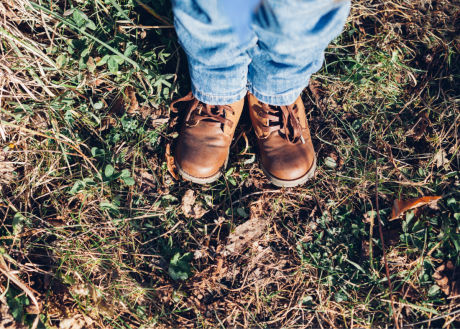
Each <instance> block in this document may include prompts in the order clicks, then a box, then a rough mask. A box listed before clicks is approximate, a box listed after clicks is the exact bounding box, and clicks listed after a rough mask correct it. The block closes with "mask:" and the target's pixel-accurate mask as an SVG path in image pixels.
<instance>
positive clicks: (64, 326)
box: [59, 314, 94, 329]
mask: <svg viewBox="0 0 460 329" xmlns="http://www.w3.org/2000/svg"><path fill="white" fill-rule="evenodd" d="M93 322H94V321H93V320H92V319H91V318H90V317H88V316H86V315H83V314H76V315H74V316H73V317H71V318H68V319H63V320H61V322H60V323H59V329H82V328H88V327H89V326H91V325H92V324H93Z"/></svg>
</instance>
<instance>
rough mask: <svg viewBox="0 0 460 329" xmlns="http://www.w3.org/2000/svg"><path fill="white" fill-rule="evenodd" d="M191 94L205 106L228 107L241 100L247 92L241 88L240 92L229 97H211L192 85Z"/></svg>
mask: <svg viewBox="0 0 460 329" xmlns="http://www.w3.org/2000/svg"><path fill="white" fill-rule="evenodd" d="M192 92H193V96H195V98H196V99H198V100H199V101H200V102H203V103H205V104H209V105H229V104H232V103H235V102H238V101H239V100H241V99H243V98H244V97H245V96H246V94H247V92H248V90H247V89H246V88H243V89H241V90H240V91H237V92H235V93H232V94H231V95H212V94H208V93H205V92H203V91H201V90H199V89H198V88H197V87H196V86H195V85H194V84H192Z"/></svg>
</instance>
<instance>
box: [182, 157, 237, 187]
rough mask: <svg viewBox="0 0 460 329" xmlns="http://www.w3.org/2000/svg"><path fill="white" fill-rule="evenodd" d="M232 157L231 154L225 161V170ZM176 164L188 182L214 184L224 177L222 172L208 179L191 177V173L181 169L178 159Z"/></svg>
mask: <svg viewBox="0 0 460 329" xmlns="http://www.w3.org/2000/svg"><path fill="white" fill-rule="evenodd" d="M229 153H230V149H229ZM229 156H230V154H228V155H227V159H226V160H225V162H224V165H223V166H222V168H223V169H225V168H227V164H228V157H229ZM174 163H175V164H176V168H177V171H178V172H179V174H180V175H181V176H182V178H184V179H185V180H188V181H190V182H192V183H196V184H209V183H213V182H215V181H216V180H218V179H219V178H220V176H222V171H221V170H219V171H218V172H216V173H215V174H214V175H212V176H208V177H195V176H193V175H190V174H189V173H187V172H186V171H185V170H183V169H182V168H181V166H180V165H179V164H178V163H177V161H176V159H175V158H174Z"/></svg>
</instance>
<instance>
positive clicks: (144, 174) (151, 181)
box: [134, 168, 157, 188]
mask: <svg viewBox="0 0 460 329" xmlns="http://www.w3.org/2000/svg"><path fill="white" fill-rule="evenodd" d="M134 179H136V181H140V182H141V185H142V184H146V185H148V186H150V187H151V188H155V187H156V185H157V180H156V178H155V177H154V176H153V175H152V174H150V173H149V172H148V171H147V170H145V169H140V168H135V169H134Z"/></svg>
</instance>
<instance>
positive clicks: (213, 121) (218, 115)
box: [190, 102, 233, 128]
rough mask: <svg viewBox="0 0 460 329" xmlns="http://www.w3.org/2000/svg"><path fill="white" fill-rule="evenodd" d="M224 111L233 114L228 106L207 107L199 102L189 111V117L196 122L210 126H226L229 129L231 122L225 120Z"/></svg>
mask: <svg viewBox="0 0 460 329" xmlns="http://www.w3.org/2000/svg"><path fill="white" fill-rule="evenodd" d="M225 111H230V112H231V113H233V109H232V107H231V106H230V105H209V104H203V103H201V102H200V103H199V104H198V105H197V107H196V108H195V109H192V110H191V111H190V115H191V116H193V117H192V118H193V120H194V121H197V122H198V121H203V122H204V123H206V124H208V125H210V126H220V125H228V126H230V128H231V127H233V122H232V121H230V120H228V119H226V118H225V116H226V112H225ZM192 113H193V114H192Z"/></svg>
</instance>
